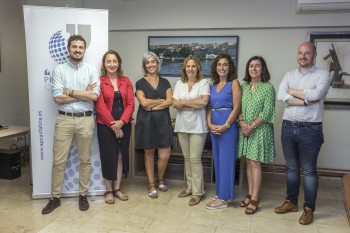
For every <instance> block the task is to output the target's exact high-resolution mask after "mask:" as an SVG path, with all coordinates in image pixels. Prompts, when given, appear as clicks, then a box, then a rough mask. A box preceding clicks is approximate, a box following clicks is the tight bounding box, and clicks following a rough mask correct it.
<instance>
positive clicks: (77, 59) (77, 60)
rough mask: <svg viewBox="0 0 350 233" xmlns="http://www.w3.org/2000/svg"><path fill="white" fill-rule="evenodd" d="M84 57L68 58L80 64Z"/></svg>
mask: <svg viewBox="0 0 350 233" xmlns="http://www.w3.org/2000/svg"><path fill="white" fill-rule="evenodd" d="M83 58H84V57H82V58H75V57H70V59H71V60H72V61H74V62H81V61H82V60H83Z"/></svg>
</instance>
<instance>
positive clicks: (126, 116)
mask: <svg viewBox="0 0 350 233" xmlns="http://www.w3.org/2000/svg"><path fill="white" fill-rule="evenodd" d="M100 82H101V84H100V88H101V93H100V96H99V97H98V99H97V100H96V102H95V108H96V121H97V122H98V123H100V124H105V125H107V126H108V127H111V122H112V121H115V120H114V118H113V116H112V106H113V100H114V88H113V85H112V83H111V80H109V77H108V76H107V75H106V76H101V77H100ZM117 83H118V89H119V91H120V93H121V95H122V99H123V107H124V112H123V114H122V116H121V118H120V119H121V120H123V121H124V122H125V123H126V124H127V123H129V122H130V121H131V120H132V113H133V112H134V89H133V87H132V84H131V82H130V80H129V78H128V77H125V76H121V77H117Z"/></svg>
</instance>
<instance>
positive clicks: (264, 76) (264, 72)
mask: <svg viewBox="0 0 350 233" xmlns="http://www.w3.org/2000/svg"><path fill="white" fill-rule="evenodd" d="M254 60H259V61H260V62H261V82H268V81H269V80H270V79H271V76H270V72H269V69H268V68H267V65H266V62H265V60H264V58H262V57H261V56H253V57H251V58H250V59H249V60H248V62H247V65H246V67H245V76H244V78H243V81H246V82H248V83H250V82H251V81H252V77H250V75H249V65H250V63H251V62H252V61H254Z"/></svg>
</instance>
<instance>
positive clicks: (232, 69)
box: [210, 53, 237, 84]
mask: <svg viewBox="0 0 350 233" xmlns="http://www.w3.org/2000/svg"><path fill="white" fill-rule="evenodd" d="M223 58H224V59H226V60H227V61H228V64H229V72H228V75H227V81H228V82H229V81H232V80H235V79H237V70H236V66H235V63H234V62H233V60H232V58H231V56H229V55H227V54H224V53H222V54H219V55H218V56H216V58H215V59H214V61H213V63H211V66H210V68H211V69H210V70H211V81H212V82H213V83H215V84H218V83H219V82H220V77H219V74H218V72H217V71H216V66H217V64H218V62H219V60H220V59H223Z"/></svg>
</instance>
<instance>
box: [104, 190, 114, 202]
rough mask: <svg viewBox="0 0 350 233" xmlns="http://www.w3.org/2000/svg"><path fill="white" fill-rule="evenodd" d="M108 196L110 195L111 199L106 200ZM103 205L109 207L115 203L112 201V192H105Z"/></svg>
mask: <svg viewBox="0 0 350 233" xmlns="http://www.w3.org/2000/svg"><path fill="white" fill-rule="evenodd" d="M108 195H111V196H112V199H109V198H107V197H108ZM105 203H107V204H110V205H111V204H114V203H115V201H114V199H113V191H106V192H105Z"/></svg>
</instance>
